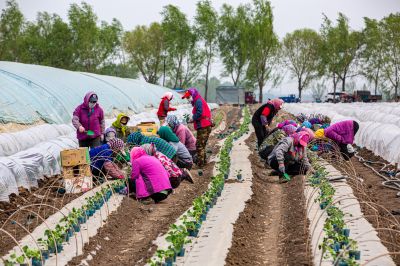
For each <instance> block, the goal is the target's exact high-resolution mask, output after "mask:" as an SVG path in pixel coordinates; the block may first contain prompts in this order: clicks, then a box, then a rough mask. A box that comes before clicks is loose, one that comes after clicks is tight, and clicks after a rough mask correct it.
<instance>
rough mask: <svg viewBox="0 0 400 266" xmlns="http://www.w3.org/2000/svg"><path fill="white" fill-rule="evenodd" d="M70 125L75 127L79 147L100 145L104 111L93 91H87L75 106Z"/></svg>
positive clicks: (103, 128) (102, 137) (103, 126)
mask: <svg viewBox="0 0 400 266" xmlns="http://www.w3.org/2000/svg"><path fill="white" fill-rule="evenodd" d="M72 125H73V126H74V127H75V128H76V135H77V138H78V142H79V147H90V148H94V147H97V146H100V145H101V142H102V141H103V139H104V131H105V121H104V112H103V109H102V108H101V107H100V105H99V104H98V97H97V94H96V93H95V92H93V91H91V92H88V93H87V94H86V95H85V97H84V99H83V103H82V104H80V105H79V106H78V107H76V109H75V111H74V113H73V115H72Z"/></svg>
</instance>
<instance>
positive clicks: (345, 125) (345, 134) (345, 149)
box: [323, 120, 360, 161]
mask: <svg viewBox="0 0 400 266" xmlns="http://www.w3.org/2000/svg"><path fill="white" fill-rule="evenodd" d="M359 127H360V126H359V124H358V123H357V122H356V121H353V120H346V121H341V122H338V123H335V124H332V125H331V126H329V127H327V128H326V129H325V130H324V131H323V132H324V136H325V137H327V138H329V139H331V140H333V141H334V142H335V143H336V144H337V145H338V146H339V149H340V152H341V154H342V156H343V158H344V159H345V160H346V161H348V160H349V159H350V158H351V157H353V156H354V154H355V150H354V148H353V142H354V136H355V135H356V134H357V132H358V129H359Z"/></svg>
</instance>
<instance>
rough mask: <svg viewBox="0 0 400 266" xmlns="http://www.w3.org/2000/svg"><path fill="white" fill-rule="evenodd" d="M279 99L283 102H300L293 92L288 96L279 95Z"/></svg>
mask: <svg viewBox="0 0 400 266" xmlns="http://www.w3.org/2000/svg"><path fill="white" fill-rule="evenodd" d="M279 99H282V100H283V101H284V102H285V103H298V102H300V99H299V98H297V97H296V95H295V94H290V95H289V96H284V97H279Z"/></svg>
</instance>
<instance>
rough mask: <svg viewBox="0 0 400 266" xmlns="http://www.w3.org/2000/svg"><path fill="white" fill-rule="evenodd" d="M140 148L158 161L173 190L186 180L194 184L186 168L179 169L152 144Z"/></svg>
mask: <svg viewBox="0 0 400 266" xmlns="http://www.w3.org/2000/svg"><path fill="white" fill-rule="evenodd" d="M142 148H143V149H144V150H145V152H146V153H147V154H148V155H150V156H154V157H155V158H157V159H158V160H159V161H160V163H161V164H162V166H163V167H164V169H165V170H166V171H167V172H168V175H169V181H170V182H171V186H172V188H173V189H175V188H177V187H179V185H180V183H181V182H182V181H183V180H187V181H188V182H190V183H192V184H193V183H194V182H193V179H192V175H191V174H190V172H189V170H187V169H186V168H183V169H180V168H179V167H178V166H177V165H176V164H175V163H174V162H173V161H172V160H171V159H169V158H168V157H167V156H165V155H164V154H162V153H161V152H159V151H157V149H156V147H155V146H154V144H143V145H142Z"/></svg>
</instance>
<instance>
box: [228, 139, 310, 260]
mask: <svg viewBox="0 0 400 266" xmlns="http://www.w3.org/2000/svg"><path fill="white" fill-rule="evenodd" d="M255 142H256V138H255V135H254V134H252V136H251V137H250V138H249V139H248V141H247V145H249V147H250V148H251V150H252V151H253V154H252V155H251V156H250V161H251V162H253V165H252V169H253V185H252V190H253V196H252V198H251V199H250V200H249V201H248V202H247V204H246V208H245V210H244V211H243V212H242V213H241V215H240V217H239V219H238V221H237V222H236V224H235V226H234V235H233V242H232V247H231V248H230V250H229V254H228V257H227V259H226V264H227V265H310V264H309V261H310V255H309V254H308V253H307V252H306V244H305V243H306V240H307V238H308V231H304V228H308V226H306V225H307V222H308V221H307V220H306V218H305V216H304V195H303V179H302V178H301V177H300V176H298V177H295V178H294V179H293V180H292V181H291V182H289V183H287V184H280V183H279V182H278V177H277V176H270V175H269V174H270V172H271V170H270V169H267V168H266V167H265V166H264V163H263V162H261V161H260V158H259V157H258V154H257V151H255Z"/></svg>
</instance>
